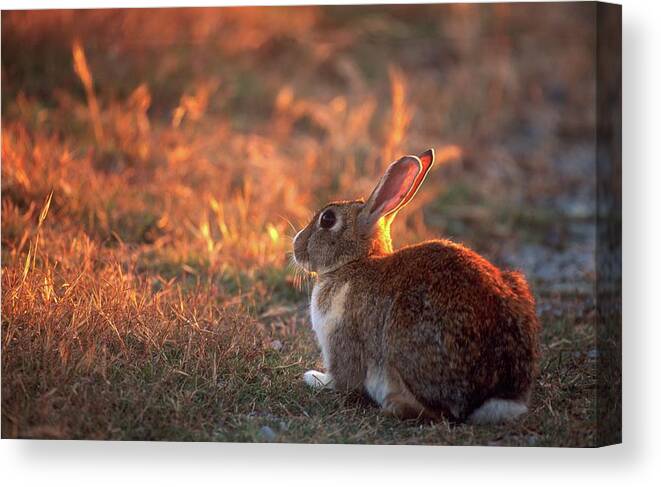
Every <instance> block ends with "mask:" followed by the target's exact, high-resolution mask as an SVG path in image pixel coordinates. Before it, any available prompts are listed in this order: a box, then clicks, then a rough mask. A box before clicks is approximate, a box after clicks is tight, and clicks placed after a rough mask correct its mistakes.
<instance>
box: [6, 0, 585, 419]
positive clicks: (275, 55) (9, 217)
mask: <svg viewBox="0 0 661 487" xmlns="http://www.w3.org/2000/svg"><path fill="white" fill-rule="evenodd" d="M594 13H595V10H594V5H592V4H585V3H562V4H474V5H471V4H448V5H404V6H396V5H392V6H387V7H386V6H350V7H337V6H325V7H322V6H311V7H295V8H284V7H275V8H265V7H260V8H222V9H220V8H211V9H207V8H205V9H134V10H79V11H73V10H50V11H10V12H7V11H5V12H3V13H2V98H3V100H2V101H3V103H2V267H3V288H2V293H3V339H4V340H5V342H4V343H5V344H9V343H10V342H9V341H7V340H8V338H7V333H8V331H7V330H9V329H11V327H12V326H13V325H15V324H16V323H20V322H21V320H28V318H29V317H26V316H28V315H26V314H25V313H28V314H29V312H30V311H29V309H27V308H26V309H21V310H19V309H18V308H12V307H11V306H18V305H15V304H14V305H12V304H11V303H12V301H11V300H8V299H7V297H8V296H9V294H8V293H12V292H15V293H19V291H20V292H23V293H25V292H28V291H26V289H30V287H29V285H28V284H26V283H30V282H33V281H34V282H33V284H32V285H33V287H32V288H31V289H32V293H31V294H29V296H28V295H25V296H23V298H22V299H23V300H24V302H25V303H32V305H31V306H32V309H33V310H37V309H42V310H43V309H44V307H48V306H55V304H53V303H55V301H57V300H55V301H53V299H54V298H53V296H56V297H57V296H60V301H58V303H59V304H60V305H62V303H63V302H64V299H65V297H66V298H67V299H73V298H72V296H76V295H77V293H81V292H82V291H80V289H83V288H84V287H83V286H82V285H80V286H79V287H78V288H76V290H73V291H70V289H71V288H72V287H75V286H74V284H73V283H74V282H78V281H76V279H79V278H80V276H83V277H82V279H83V280H84V279H89V285H90V286H93V285H95V284H94V281H97V280H99V281H103V282H108V283H113V282H116V283H124V284H122V286H124V285H126V286H128V287H129V288H131V289H133V290H134V293H135V296H138V298H135V296H134V298H135V299H137V300H138V301H139V300H140V299H144V300H147V301H148V300H150V299H156V298H155V297H154V296H160V294H159V293H164V292H166V291H169V290H173V289H176V290H178V291H177V292H179V293H183V295H184V296H186V294H185V293H186V292H188V291H190V290H191V289H195V290H197V291H199V290H200V289H201V290H202V291H203V293H204V294H205V296H207V298H206V299H207V300H209V302H212V303H215V304H218V303H220V304H222V306H230V305H232V306H239V307H240V308H241V312H242V313H243V312H245V313H246V316H249V317H252V318H256V319H258V320H259V321H260V322H262V323H264V322H266V323H270V322H271V321H272V320H276V321H277V324H278V326H281V325H282V326H288V327H291V330H296V329H298V328H297V327H298V326H302V324H303V323H304V321H305V318H304V317H303V316H300V317H299V318H298V321H296V320H294V321H295V323H294V324H291V323H290V322H288V321H287V320H288V319H289V318H286V316H288V315H287V313H288V312H290V311H291V310H294V311H291V312H292V313H294V314H296V313H297V312H298V311H297V310H300V309H301V308H300V306H303V304H302V303H304V302H305V291H306V289H305V286H301V282H300V280H301V276H298V275H296V274H295V273H294V272H292V270H291V269H290V268H288V262H289V258H288V255H287V254H288V252H289V251H290V250H291V249H290V247H291V237H292V236H293V235H294V234H295V233H296V230H298V229H299V228H300V227H301V226H302V225H304V224H305V223H306V219H307V218H308V217H309V216H310V215H311V213H312V212H313V211H314V210H316V209H317V208H318V207H319V206H320V205H322V204H324V203H325V202H326V201H328V200H329V199H333V198H341V199H348V198H356V197H360V196H367V195H368V194H369V192H370V190H371V189H372V187H373V186H374V184H375V183H376V181H377V179H378V177H379V176H380V174H381V173H382V171H383V170H384V168H385V167H387V165H388V164H389V163H390V162H391V161H393V160H394V159H396V158H398V157H400V156H402V155H404V154H417V153H419V152H421V151H423V150H425V149H427V148H429V147H434V148H435V149H436V153H437V165H436V166H435V168H434V169H433V171H432V172H431V174H430V176H429V177H428V178H427V180H426V182H425V186H424V188H423V189H422V190H421V191H420V192H419V193H418V195H417V197H416V199H415V201H414V202H413V203H412V204H411V205H409V206H407V208H406V210H404V211H403V212H402V213H401V214H400V216H399V219H398V221H397V222H396V224H395V225H394V227H393V242H394V244H395V246H396V247H397V246H401V245H404V244H407V243H411V242H416V241H420V240H421V239H424V238H432V237H447V238H450V239H453V240H456V241H460V242H463V243H466V244H467V245H469V246H471V247H472V248H474V249H475V250H477V251H478V252H481V253H483V254H484V255H485V256H486V257H488V258H489V259H491V260H492V261H493V262H494V263H496V264H498V265H501V266H505V267H514V268H519V269H522V270H523V271H524V272H525V273H526V274H527V275H528V277H529V279H530V281H531V283H532V286H533V290H534V292H535V294H536V296H537V297H538V299H539V306H538V308H539V313H540V315H541V316H542V318H543V320H545V321H549V320H551V321H553V320H554V321H553V323H556V322H557V323H558V324H557V325H552V326H549V327H548V330H550V331H547V332H546V333H547V334H548V337H547V339H546V342H545V343H546V344H547V346H549V347H553V346H555V347H560V348H562V347H565V348H567V346H568V347H569V349H570V350H573V349H575V348H576V347H578V345H577V343H578V342H577V341H575V340H573V339H572V340H569V338H570V337H572V336H573V335H572V334H573V333H575V332H576V326H578V325H580V326H582V327H583V328H580V330H579V331H580V335H581V337H583V338H584V339H585V340H587V341H586V342H585V343H590V340H592V338H593V330H592V328H591V326H592V325H590V324H589V323H588V322H589V320H587V318H588V317H589V316H591V314H592V313H594V299H593V286H594V245H595V228H594V221H593V219H594V214H595V174H594V173H595V59H594V53H595V48H596V46H595V27H594V19H595V17H594ZM44 208H45V210H46V212H47V216H45V214H44ZM42 216H43V218H42ZM80 269H84V270H85V272H86V274H84V275H83V274H81V273H80ZM31 280H32V281H31ZM44 283H45V284H44ZM127 283H128V284H127ZM44 286H46V289H48V291H47V292H46V293H47V296H46V297H45V298H44V297H43V292H44V291H43V287H44ZM119 287H121V286H119ZM113 289H114V291H113V292H119V291H118V290H117V289H115V288H113ZM122 289H123V288H122ZM103 292H110V291H108V290H106V291H99V293H100V294H99V295H103ZM83 294H84V293H83ZM93 294H94V293H92V294H91V295H92V296H93ZM15 295H16V294H14V295H13V296H15ZM81 296H82V295H79V296H78V297H79V298H80V299H82V300H85V299H88V298H89V299H88V301H85V302H86V303H88V304H89V306H90V309H94V306H95V304H94V303H96V301H95V300H94V299H93V297H92V298H90V297H89V296H87V295H85V296H87V297H81ZM99 299H100V301H99V303H100V302H101V301H103V300H102V299H101V298H99ZM163 299H165V298H163ZM168 299H169V298H168ZM196 299H197V298H196ZM199 299H202V298H199ZM30 300H32V301H30ZM35 300H36V301H35ZM90 300H91V301H90ZM186 300H188V301H190V302H197V301H195V300H194V299H192V298H184V299H180V301H186ZM74 302H75V303H78V304H77V305H76V306H79V305H80V301H75V300H74V301H72V302H71V303H70V307H69V308H66V309H65V308H63V309H62V310H61V312H62V315H61V316H60V318H61V317H62V316H66V317H68V318H70V319H72V320H73V321H75V320H76V318H75V315H74V317H73V318H72V316H71V313H72V308H71V307H74V305H73V304H72V303H74ZM5 303H8V304H5ZM47 303H50V304H47ZM200 303H202V302H199V303H198V304H199V305H203V304H204V303H202V304H200ZM26 306H27V305H26ZM98 307H99V309H100V310H101V311H102V312H103V313H106V314H108V315H110V316H111V315H112V312H111V311H108V310H107V309H105V308H103V305H101V304H99V305H98ZM48 309H50V308H48ZM159 309H160V308H159ZM97 311H98V310H97ZM90 312H91V311H90ZM21 313H23V314H21ZM103 313H101V314H103ZM154 313H156V315H158V313H160V311H159V310H156V311H154ZM94 316H96V315H94ZM547 317H548V319H547ZM97 318H98V317H97ZM97 318H95V319H97ZM161 318H162V316H161ZM276 318H277V319H276ZM98 319H100V320H101V321H103V319H102V318H98ZM126 320H127V321H128V322H133V321H132V320H135V317H134V316H133V315H131V314H130V313H129V314H128V317H126ZM139 321H140V320H139V319H138V322H139ZM283 323H284V324H283ZM288 323H289V324H288ZM577 324H578V325H577ZM136 326H138V325H136ZM106 327H107V326H106ZM19 329H20V327H19V328H17V330H19ZM16 333H18V335H16V336H20V333H19V331H16ZM62 333H64V332H62ZM90 333H91V332H90ZM123 333H124V332H123V331H122V329H119V331H118V332H117V335H122V334H123ZM110 335H112V336H114V334H113V333H110ZM12 336H13V335H12ZM72 336H73V335H72ZM574 338H575V337H574ZM79 339H80V338H79ZM108 339H109V340H111V339H115V338H108ZM71 340H73V338H71ZM89 340H90V343H94V344H95V345H94V347H93V348H94V350H95V351H94V352H90V353H91V354H90V358H89V361H90V363H93V362H94V361H95V360H94V359H93V357H95V356H96V355H95V354H97V353H101V352H99V350H103V346H105V345H100V344H98V343H97V342H96V341H95V339H94V338H93V337H90V338H89ZM145 340H146V339H145ZM60 343H62V342H60ZM67 343H69V342H67ZM72 343H73V342H72ZM67 346H68V345H67ZM586 346H587V347H588V348H586V349H585V351H586V353H587V354H588V359H593V358H594V357H593V356H592V357H590V356H589V354H590V353H592V352H591V350H592V349H591V348H589V347H590V345H586ZM44 347H46V345H44ZM64 348H65V349H66V347H64ZM72 350H76V351H72V352H71V353H76V354H79V355H81V356H85V353H86V349H85V347H79V348H75V347H74V348H73V349H72ZM26 353H27V352H26ZM63 354H64V355H66V353H65V352H62V351H60V355H59V357H60V358H59V359H58V360H64V359H62V357H63V356H64V355H63ZM4 355H7V349H5V353H4ZM7 360H10V359H7ZM44 360H46V359H44ZM12 363H13V362H12ZM11 366H12V365H10V362H6V361H5V359H4V358H3V367H11ZM13 366H16V367H18V365H16V364H14V365H13ZM90 366H92V365H90ZM3 372H5V369H3ZM5 375H6V374H4V373H3V387H4V386H5V382H4V381H5V379H4V376H5ZM7 387H14V386H7ZM16 387H17V386H16ZM4 396H5V394H3V405H4V404H5V402H4ZM26 401H27V402H29V401H28V400H27V399H26ZM27 402H26V403H25V404H27ZM25 404H23V406H25ZM10 410H11V405H10ZM13 410H14V411H17V410H18V408H17V407H15V408H14V409H13ZM4 411H5V408H4V407H3V421H4V420H5V419H6V417H5V416H4V414H5V413H4ZM15 414H17V415H18V414H19V413H18V412H16V413H15ZM7 421H9V422H10V423H11V424H12V425H15V424H17V423H20V421H19V420H18V419H16V420H15V421H14V420H9V419H7ZM12 421H13V422H12Z"/></svg>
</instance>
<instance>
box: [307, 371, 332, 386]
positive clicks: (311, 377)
mask: <svg viewBox="0 0 661 487" xmlns="http://www.w3.org/2000/svg"><path fill="white" fill-rule="evenodd" d="M303 380H304V381H305V383H306V384H307V385H309V386H310V387H312V388H313V389H332V388H333V378H332V377H331V375H330V374H324V373H323V372H318V371H316V370H308V371H307V372H306V373H305V374H303Z"/></svg>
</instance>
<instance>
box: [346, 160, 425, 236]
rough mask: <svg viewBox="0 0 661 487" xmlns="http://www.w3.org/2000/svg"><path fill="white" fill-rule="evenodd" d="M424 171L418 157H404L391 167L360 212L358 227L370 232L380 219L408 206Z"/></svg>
mask: <svg viewBox="0 0 661 487" xmlns="http://www.w3.org/2000/svg"><path fill="white" fill-rule="evenodd" d="M422 169H423V166H422V162H421V161H420V159H418V158H417V157H416V156H404V157H402V158H401V159H399V160H398V161H395V162H393V163H392V164H391V165H390V167H389V168H388V169H387V171H386V173H385V174H384V175H383V177H382V178H381V180H380V181H379V184H377V185H376V188H374V191H372V194H371V195H370V197H369V198H368V199H367V202H366V203H365V206H364V207H363V209H362V210H360V214H359V215H358V225H359V227H360V229H361V231H362V232H365V233H366V232H368V231H369V230H370V229H371V228H372V227H373V226H374V225H375V224H376V222H377V221H379V218H381V217H382V216H386V215H388V214H390V213H393V212H395V211H397V210H398V209H400V208H401V207H402V206H403V205H404V204H406V202H407V201H408V200H407V196H408V195H409V193H410V192H411V191H412V190H413V188H414V186H415V183H416V181H417V179H418V177H419V176H420V174H421V172H422Z"/></svg>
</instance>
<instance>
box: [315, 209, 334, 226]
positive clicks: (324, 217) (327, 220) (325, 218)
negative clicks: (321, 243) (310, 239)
mask: <svg viewBox="0 0 661 487" xmlns="http://www.w3.org/2000/svg"><path fill="white" fill-rule="evenodd" d="M336 221H337V217H336V216H335V213H334V212H333V210H326V211H324V212H323V213H322V214H321V218H320V219H319V226H321V228H331V227H332V226H333V225H335V222H336Z"/></svg>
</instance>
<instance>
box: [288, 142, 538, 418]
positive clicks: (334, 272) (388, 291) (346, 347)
mask: <svg viewBox="0 0 661 487" xmlns="http://www.w3.org/2000/svg"><path fill="white" fill-rule="evenodd" d="M433 162H434V151H433V149H429V150H427V151H426V152H424V153H422V154H420V155H419V156H413V155H408V156H404V157H402V158H401V159H399V160H397V161H395V162H394V163H392V164H391V165H390V167H388V169H387V171H386V172H385V174H384V175H383V177H382V178H381V180H380V181H379V183H378V184H377V186H376V188H375V189H374V190H373V192H372V194H371V195H370V196H369V198H368V199H367V201H363V200H362V199H359V200H353V201H335V202H332V203H329V204H328V205H326V206H325V207H323V208H322V209H321V210H320V211H318V212H317V213H316V214H315V215H314V217H313V218H312V220H311V221H310V223H309V224H308V225H307V226H306V227H305V228H304V229H302V230H301V231H300V232H298V233H297V234H296V236H295V237H294V241H293V247H294V252H293V257H294V261H295V263H296V264H297V265H299V266H300V267H302V268H303V269H304V270H305V271H307V272H310V273H313V274H315V275H316V277H315V283H314V287H313V290H312V295H311V299H310V319H311V322H312V328H313V329H314V332H315V335H316V338H317V341H318V343H319V346H320V348H321V354H322V359H323V364H324V368H325V370H326V372H325V373H324V372H319V371H315V370H310V371H308V372H306V373H305V374H304V376H303V379H304V381H305V383H306V384H308V385H309V386H312V387H315V388H331V389H336V390H340V391H360V392H364V393H367V395H368V396H369V397H370V398H371V399H372V400H373V401H374V402H375V403H377V404H378V405H379V406H380V407H381V409H382V410H383V412H385V413H386V414H389V415H392V416H395V417H397V418H401V419H424V420H431V421H436V420H442V419H443V418H445V419H447V420H449V421H452V422H469V423H474V424H487V423H499V422H506V421H512V420H514V419H516V418H518V417H519V416H521V415H522V414H524V413H525V412H527V409H528V407H527V403H528V400H529V396H530V390H531V387H532V384H533V381H534V379H535V375H536V372H537V363H538V358H539V343H538V335H539V323H538V320H537V316H536V313H535V301H534V298H533V296H532V294H531V292H530V289H529V287H528V284H527V282H526V279H525V277H524V276H523V275H522V274H520V273H518V272H513V271H509V272H507V271H501V270H500V269H498V268H497V267H495V266H494V265H492V264H491V263H489V262H488V261H487V260H486V259H485V258H483V257H481V256H480V255H478V254H477V253H475V252H473V251H472V250H470V249H468V248H467V247H465V246H463V245H460V244H458V243H453V242H451V241H449V240H430V241H426V242H423V243H420V244H417V245H411V246H407V247H404V248H401V249H399V250H396V251H393V248H392V241H391V237H390V226H391V223H392V221H393V219H394V217H395V215H396V214H397V212H398V211H399V210H401V209H402V208H403V207H404V206H405V205H406V204H407V203H408V202H409V201H411V199H412V198H413V197H414V196H415V194H416V192H417V191H418V189H419V188H420V186H421V185H422V183H423V181H424V179H425V177H426V176H427V173H428V172H429V170H430V169H431V167H432V164H433Z"/></svg>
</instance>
